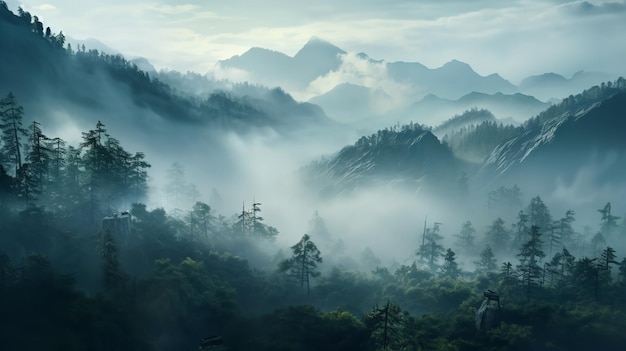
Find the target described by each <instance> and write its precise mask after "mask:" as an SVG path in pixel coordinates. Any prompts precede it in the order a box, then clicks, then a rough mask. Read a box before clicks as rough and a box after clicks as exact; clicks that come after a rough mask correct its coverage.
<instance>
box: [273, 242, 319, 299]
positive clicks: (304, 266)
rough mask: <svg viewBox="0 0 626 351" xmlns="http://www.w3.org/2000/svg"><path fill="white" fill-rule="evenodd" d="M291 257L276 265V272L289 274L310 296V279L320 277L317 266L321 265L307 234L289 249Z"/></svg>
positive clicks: (317, 251) (315, 249) (315, 247)
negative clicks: (291, 253)
mask: <svg viewBox="0 0 626 351" xmlns="http://www.w3.org/2000/svg"><path fill="white" fill-rule="evenodd" d="M291 251H292V252H293V255H292V257H291V258H289V259H286V260H284V261H282V262H281V263H280V264H279V265H278V271H279V272H283V273H287V274H289V275H290V276H291V277H292V278H294V279H295V280H296V281H297V282H298V283H299V284H300V287H301V288H306V294H307V296H308V295H309V294H310V279H311V278H313V277H317V276H319V275H320V272H319V271H318V270H317V264H318V263H322V256H321V253H320V250H318V248H317V246H316V245H315V243H313V241H311V238H310V237H309V235H308V234H304V236H302V239H300V241H299V242H298V243H297V244H295V245H294V246H292V247H291Z"/></svg>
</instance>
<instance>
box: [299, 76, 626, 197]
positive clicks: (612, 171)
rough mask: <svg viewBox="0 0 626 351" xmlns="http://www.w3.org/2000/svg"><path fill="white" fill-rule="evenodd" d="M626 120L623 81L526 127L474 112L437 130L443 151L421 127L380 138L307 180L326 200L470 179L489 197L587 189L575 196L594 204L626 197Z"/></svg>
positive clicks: (572, 100) (314, 169)
mask: <svg viewBox="0 0 626 351" xmlns="http://www.w3.org/2000/svg"><path fill="white" fill-rule="evenodd" d="M624 116H626V79H624V78H619V79H618V80H616V81H615V82H609V83H603V84H601V85H600V86H594V87H591V88H589V89H587V90H585V91H584V92H582V93H580V94H578V95H575V96H571V97H569V98H566V99H565V100H563V102H561V103H560V104H558V105H552V106H550V107H549V108H547V109H546V110H544V111H543V112H541V113H539V114H538V115H537V116H536V117H533V118H531V119H529V120H528V121H527V122H525V123H524V124H523V125H521V126H500V125H499V124H498V122H497V120H496V119H495V118H493V115H491V114H490V113H489V112H488V111H485V110H473V111H467V112H466V113H465V114H463V115H460V116H457V117H455V118H452V119H450V120H448V121H447V122H446V123H443V124H442V125H440V126H439V127H437V128H435V129H434V130H433V132H434V133H437V134H438V135H440V136H441V137H442V138H443V139H444V140H445V142H444V143H442V142H440V141H439V139H437V137H435V135H433V133H432V132H431V131H430V129H429V128H426V127H421V126H419V125H405V126H402V127H400V126H398V127H394V128H386V129H383V130H379V131H378V132H377V133H375V134H373V135H371V136H369V137H363V138H361V139H359V141H357V142H356V143H355V144H354V145H351V146H347V147H345V148H343V149H342V150H341V151H339V152H338V153H336V154H334V155H331V156H329V157H326V158H323V159H321V160H320V161H317V162H314V163H313V164H311V165H309V166H308V167H307V168H305V173H306V177H307V178H305V179H307V181H310V184H314V185H315V186H316V189H318V190H319V191H320V193H321V194H323V195H329V194H341V193H343V192H351V191H354V189H357V188H359V187H363V186H366V185H371V184H375V185H376V184H378V185H381V184H382V185H385V186H387V185H389V184H403V185H405V186H406V185H407V184H411V185H412V187H413V189H418V188H423V187H435V188H436V187H439V188H440V189H441V184H446V186H448V187H452V188H454V187H455V184H456V183H455V180H458V175H459V173H460V172H463V171H466V172H468V175H469V176H470V181H471V182H472V184H473V186H475V187H478V188H487V189H493V188H495V187H498V186H512V185H514V184H518V185H523V188H524V189H526V190H528V191H530V192H531V193H546V194H550V193H552V192H554V191H556V189H557V188H558V187H581V188H580V189H578V188H577V189H575V191H582V192H583V193H584V192H586V193H587V196H589V194H593V193H594V191H596V190H597V189H614V188H615V189H626V181H624V179H626V167H624V164H626V143H625V142H624V130H626V119H624ZM442 134H445V135H442ZM452 149H456V150H457V151H456V152H455V153H453V152H452ZM455 154H458V155H457V156H460V158H459V157H457V156H455ZM485 155H486V158H483V157H485ZM466 161H467V162H470V163H472V164H478V165H479V168H473V167H472V166H471V165H468V164H467V163H465V162H466ZM474 172H475V173H474ZM581 177H582V178H581ZM581 182H583V183H581Z"/></svg>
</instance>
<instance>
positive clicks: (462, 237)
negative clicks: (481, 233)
mask: <svg viewBox="0 0 626 351" xmlns="http://www.w3.org/2000/svg"><path fill="white" fill-rule="evenodd" d="M474 233H476V230H475V229H474V227H473V226H472V222H470V221H466V222H465V223H463V227H462V228H461V232H460V233H459V234H456V235H455V236H456V238H457V240H456V244H457V246H458V247H459V248H462V249H464V250H471V249H472V248H473V247H474Z"/></svg>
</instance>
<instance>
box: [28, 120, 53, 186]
mask: <svg viewBox="0 0 626 351" xmlns="http://www.w3.org/2000/svg"><path fill="white" fill-rule="evenodd" d="M39 126H40V123H38V122H37V121H33V124H32V126H31V128H30V129H31V146H30V152H29V153H28V155H27V156H26V160H27V161H28V162H29V164H30V166H29V168H30V173H31V177H32V178H33V181H34V182H35V184H36V191H37V192H38V193H42V192H43V190H44V184H46V183H47V182H48V178H49V166H50V160H51V150H50V149H49V148H48V145H47V143H46V141H48V140H50V139H49V138H48V137H47V136H45V135H44V134H43V132H42V131H41V128H40V127H39Z"/></svg>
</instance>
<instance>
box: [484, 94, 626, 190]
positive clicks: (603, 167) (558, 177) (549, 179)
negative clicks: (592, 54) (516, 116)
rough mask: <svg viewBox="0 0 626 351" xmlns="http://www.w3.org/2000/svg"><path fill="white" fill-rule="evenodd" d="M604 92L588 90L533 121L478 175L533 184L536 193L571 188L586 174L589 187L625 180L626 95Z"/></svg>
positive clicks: (506, 144) (496, 154)
mask: <svg viewBox="0 0 626 351" xmlns="http://www.w3.org/2000/svg"><path fill="white" fill-rule="evenodd" d="M596 88H597V87H596ZM600 90H601V89H600V88H597V89H590V90H588V91H585V93H583V94H582V95H579V96H577V97H573V98H572V99H570V100H566V101H565V102H564V103H563V104H561V105H559V106H555V107H554V108H550V109H548V110H546V111H545V112H544V113H543V114H542V115H540V116H539V117H538V118H536V119H535V120H533V121H530V122H529V123H528V124H527V126H526V129H525V131H524V132H523V133H522V134H521V135H519V136H517V137H514V138H512V139H510V140H508V141H506V142H504V143H503V144H501V145H499V146H498V147H496V148H495V149H494V150H493V151H492V153H491V154H490V156H489V157H488V158H487V160H486V161H485V164H484V165H483V167H482V169H481V170H480V171H479V176H480V177H481V178H483V179H484V180H490V181H491V182H495V183H509V184H513V183H521V182H525V183H528V182H529V181H530V183H531V185H532V186H533V187H534V188H535V189H533V190H534V191H549V190H551V189H553V188H554V186H555V185H556V184H557V183H559V184H564V185H571V184H572V183H573V182H575V181H576V179H577V177H580V176H581V174H587V181H589V182H591V183H590V184H596V185H599V184H600V183H602V184H603V185H607V184H611V183H615V184H617V183H621V182H623V179H624V177H625V176H626V167H624V166H623V165H624V164H626V163H625V162H626V142H625V141H624V135H625V134H624V130H626V129H625V128H626V119H625V118H624V116H626V91H624V90H623V89H621V90H620V89H606V90H605V91H604V92H601V91H600ZM593 94H597V95H598V97H597V98H593V97H592V95H593ZM585 95H587V98H585ZM568 105H571V106H568Z"/></svg>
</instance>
